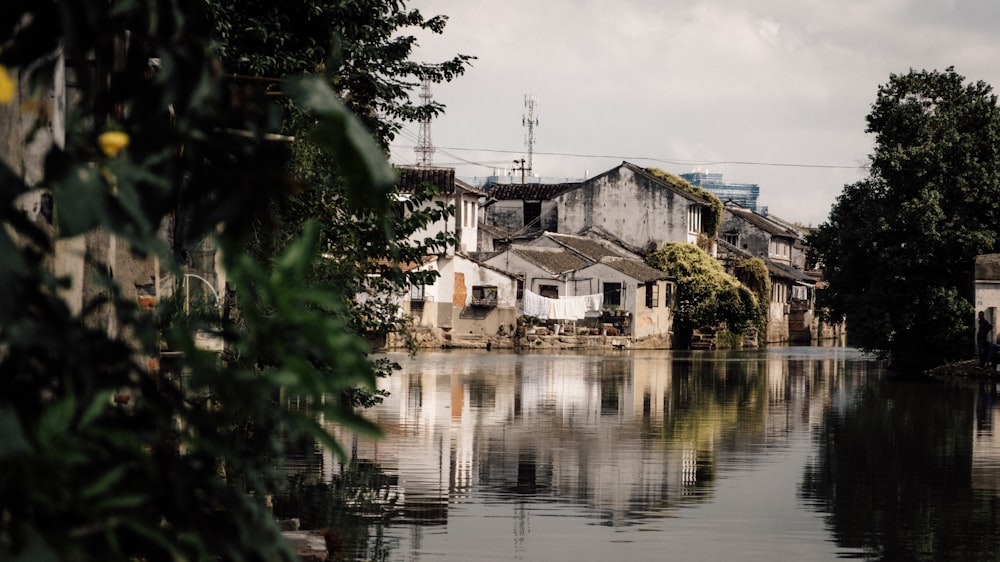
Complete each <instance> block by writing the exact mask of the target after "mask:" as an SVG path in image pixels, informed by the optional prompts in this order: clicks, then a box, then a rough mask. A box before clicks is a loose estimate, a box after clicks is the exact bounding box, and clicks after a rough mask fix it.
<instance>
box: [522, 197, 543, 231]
mask: <svg viewBox="0 0 1000 562" xmlns="http://www.w3.org/2000/svg"><path fill="white" fill-rule="evenodd" d="M541 216H542V202H541V201H525V202H524V226H538V224H536V223H538V220H539V218H541Z"/></svg>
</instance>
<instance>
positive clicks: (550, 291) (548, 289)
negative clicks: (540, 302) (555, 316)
mask: <svg viewBox="0 0 1000 562" xmlns="http://www.w3.org/2000/svg"><path fill="white" fill-rule="evenodd" d="M538 294H539V295H540V296H543V297H545V298H547V299H558V298H559V286H558V285H539V286H538Z"/></svg>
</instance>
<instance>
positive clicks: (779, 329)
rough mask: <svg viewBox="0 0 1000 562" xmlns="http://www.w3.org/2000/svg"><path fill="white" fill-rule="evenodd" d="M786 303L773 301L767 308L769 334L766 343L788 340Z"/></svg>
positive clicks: (765, 339)
mask: <svg viewBox="0 0 1000 562" xmlns="http://www.w3.org/2000/svg"><path fill="white" fill-rule="evenodd" d="M786 311H787V307H786V305H785V303H783V302H774V301H771V303H770V305H769V306H768V309H767V334H766V336H765V338H764V343H767V344H775V343H785V342H787V341H788V316H789V315H788V312H786Z"/></svg>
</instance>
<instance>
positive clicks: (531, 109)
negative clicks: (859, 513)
mask: <svg viewBox="0 0 1000 562" xmlns="http://www.w3.org/2000/svg"><path fill="white" fill-rule="evenodd" d="M521 125H523V126H525V127H527V128H528V132H527V133H525V135H524V144H525V146H526V147H527V148H528V164H527V166H528V173H529V174H530V173H531V170H532V165H531V155H532V153H533V152H534V150H535V127H537V126H538V116H537V115H535V96H529V95H527V94H525V96H524V115H522V116H521ZM521 167H522V168H524V164H522V165H521ZM521 173H522V175H523V173H524V172H523V170H522V172H521ZM521 183H524V181H523V180H522V181H521Z"/></svg>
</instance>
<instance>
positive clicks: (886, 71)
mask: <svg viewBox="0 0 1000 562" xmlns="http://www.w3.org/2000/svg"><path fill="white" fill-rule="evenodd" d="M408 5H409V7H411V8H416V9H419V10H420V11H421V13H423V14H424V15H425V16H431V15H436V14H445V15H447V16H448V17H449V22H448V26H447V28H446V29H445V32H444V34H443V35H441V36H435V35H430V36H422V37H421V39H420V45H421V46H420V48H419V50H418V51H417V53H416V56H415V59H416V60H422V61H426V62H437V61H440V60H443V59H445V58H447V57H449V56H451V55H454V54H456V53H463V54H469V55H474V56H476V57H478V60H476V61H475V62H474V64H473V66H472V68H470V69H469V71H468V72H467V73H466V74H465V76H462V77H461V78H459V79H457V80H456V81H454V82H452V83H450V84H440V85H435V86H434V87H433V91H432V93H433V96H434V99H435V100H436V101H438V102H441V103H443V104H445V105H446V106H447V108H446V113H445V115H443V116H442V117H440V118H438V119H436V120H435V121H434V122H433V123H432V125H431V132H432V140H433V143H434V145H435V147H436V148H437V151H436V153H435V154H434V164H435V165H443V166H454V167H455V168H456V171H457V174H458V175H459V176H462V177H465V176H478V177H483V176H488V175H491V174H492V173H493V170H494V169H497V168H499V169H501V170H503V169H504V168H506V169H507V170H508V171H509V170H510V168H511V167H512V165H513V160H514V159H515V158H523V157H525V156H526V148H525V142H524V139H525V136H526V132H527V129H526V128H525V127H523V126H522V123H521V119H522V116H523V114H524V112H525V109H524V96H525V95H526V94H530V95H532V96H534V97H535V99H536V115H537V117H538V118H539V126H538V127H537V128H536V129H535V144H534V157H533V160H534V173H535V174H536V175H540V176H542V177H543V178H563V179H565V178H570V179H579V178H582V177H584V176H585V174H589V175H591V176H593V175H596V174H599V173H601V172H604V171H606V170H608V169H611V168H613V167H614V166H616V165H618V164H619V163H621V161H622V160H628V161H630V162H633V163H635V164H638V165H641V166H654V167H659V168H662V169H664V170H666V171H669V172H673V173H676V174H680V173H685V172H689V171H692V170H693V169H695V168H696V167H699V166H700V167H701V169H702V170H707V171H712V172H721V173H723V174H724V175H725V179H726V180H727V181H731V182H742V183H757V184H760V186H761V194H760V204H761V205H765V206H767V207H769V209H770V212H772V213H774V214H776V215H779V216H781V217H783V218H785V219H788V220H793V221H799V222H802V223H804V224H812V225H816V224H819V223H820V222H823V221H824V220H826V218H827V216H828V214H829V211H830V206H831V205H832V204H833V203H834V200H835V199H836V197H837V195H839V194H840V192H841V190H842V188H843V186H844V184H847V183H853V182H855V181H857V180H859V179H861V178H862V177H864V176H865V174H866V172H865V170H864V169H862V168H861V167H862V166H864V164H865V163H866V162H867V155H868V153H869V151H870V149H871V138H870V136H869V135H867V134H865V132H864V129H865V116H866V115H867V113H868V110H869V108H870V106H871V103H872V102H873V101H874V99H875V94H876V91H877V89H878V86H879V85H880V84H884V83H885V82H886V81H887V80H888V78H889V75H890V74H892V73H896V74H901V73H905V72H907V71H908V70H909V69H911V68H914V69H918V70H919V69H928V70H930V69H937V70H944V69H945V68H946V67H948V66H954V67H955V70H956V71H957V72H958V73H959V74H961V75H963V76H965V77H966V78H967V79H969V80H983V81H985V82H987V83H989V84H991V85H993V86H994V88H997V87H1000V64H998V63H997V61H998V60H1000V1H997V0H751V1H748V0H702V1H676V0H618V1H615V2H602V1H596V0H507V1H505V2H495V1H482V0H466V1H462V2H460V1H457V0H411V1H410V2H409V4H408ZM418 131H419V126H418V125H416V124H413V125H409V126H407V128H406V129H405V130H404V133H403V134H402V135H401V136H400V137H398V138H397V140H396V142H395V143H394V144H393V161H394V162H395V163H398V164H412V163H414V162H415V160H416V156H415V154H414V152H413V146H414V145H415V144H416V139H417V134H418ZM736 162H742V163H736Z"/></svg>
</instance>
